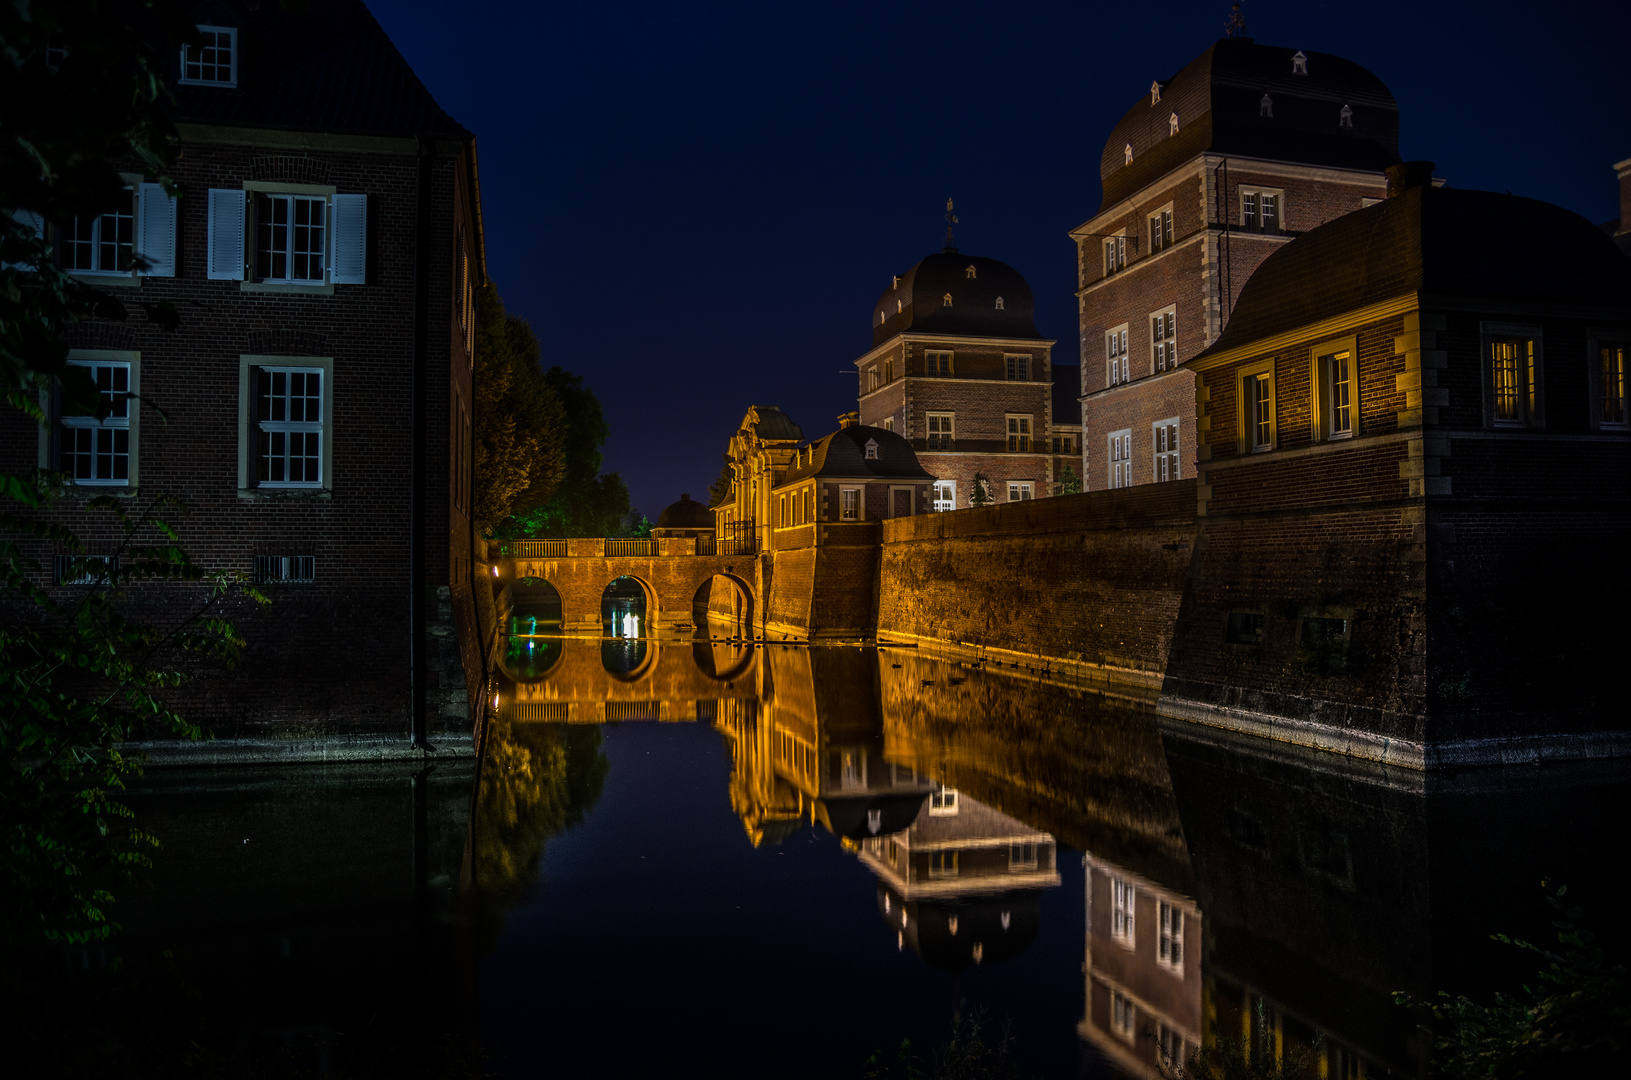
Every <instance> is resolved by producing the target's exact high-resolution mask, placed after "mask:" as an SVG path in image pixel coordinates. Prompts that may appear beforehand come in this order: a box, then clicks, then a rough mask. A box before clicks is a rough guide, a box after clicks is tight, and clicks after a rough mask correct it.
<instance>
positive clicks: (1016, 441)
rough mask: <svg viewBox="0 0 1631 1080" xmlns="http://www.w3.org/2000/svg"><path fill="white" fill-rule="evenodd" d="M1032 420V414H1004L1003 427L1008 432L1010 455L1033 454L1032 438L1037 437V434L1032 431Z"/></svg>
mask: <svg viewBox="0 0 1631 1080" xmlns="http://www.w3.org/2000/svg"><path fill="white" fill-rule="evenodd" d="M1032 419H1033V416H1032V415H1031V414H1030V413H1004V414H1003V427H1004V429H1005V430H1006V432H1007V437H1008V452H1009V453H1010V454H1029V453H1033V451H1032V450H1031V445H1032V444H1031V438H1032V436H1033V435H1035V432H1033V431H1032V430H1031V420H1032Z"/></svg>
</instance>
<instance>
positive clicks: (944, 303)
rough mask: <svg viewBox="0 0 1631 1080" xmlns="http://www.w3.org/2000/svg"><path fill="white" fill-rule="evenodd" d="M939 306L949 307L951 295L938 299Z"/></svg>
mask: <svg viewBox="0 0 1631 1080" xmlns="http://www.w3.org/2000/svg"><path fill="white" fill-rule="evenodd" d="M940 306H941V307H951V293H947V294H946V295H945V296H942V297H941V298H940Z"/></svg>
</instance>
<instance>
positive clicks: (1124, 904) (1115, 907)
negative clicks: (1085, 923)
mask: <svg viewBox="0 0 1631 1080" xmlns="http://www.w3.org/2000/svg"><path fill="white" fill-rule="evenodd" d="M1137 902H1138V890H1137V889H1135V888H1133V885H1132V882H1130V881H1123V880H1122V879H1121V878H1111V879H1110V936H1111V937H1113V938H1115V939H1116V940H1117V941H1119V942H1121V943H1122V944H1123V945H1126V946H1127V947H1128V948H1131V947H1132V946H1133V942H1134V931H1135V929H1136V926H1135V923H1134V915H1135V914H1136V905H1137Z"/></svg>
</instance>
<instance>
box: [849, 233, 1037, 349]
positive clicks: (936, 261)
mask: <svg viewBox="0 0 1631 1080" xmlns="http://www.w3.org/2000/svg"><path fill="white" fill-rule="evenodd" d="M971 266H972V267H973V268H974V277H972V278H970V277H969V276H968V269H969V267H971ZM948 293H949V294H951V306H950V307H947V306H946V302H945V298H946V295H947V294H948ZM999 298H1001V300H1002V309H1001V310H1000V311H999V310H998V309H997V300H998V299H999ZM1035 306H1036V305H1035V303H1034V302H1033V300H1032V299H1031V286H1030V284H1029V283H1027V282H1026V280H1025V278H1024V277H1022V276H1021V275H1020V272H1019V271H1018V270H1015V269H1014V268H1013V267H1012V266H1009V265H1008V264H1007V263H1001V262H998V261H997V260H996V259H986V258H982V257H981V256H979V255H963V254H960V253H958V252H957V251H955V250H946V251H941V252H937V253H936V254H934V255H930V256H929V257H928V258H926V259H924V260H923V261H922V262H920V263H918V264H917V265H916V266H914V267H912V268H911V269H910V270H908V271H906V273H904V274H902V275H901V276H900V279H899V284H898V285H891V286H890V287H889V288H887V289H885V290H884V291H883V294H882V295H881V296H879V297H878V302H877V303H876V304H874V305H873V306H872V343H873V344H874V345H881V344H883V343H884V342H885V341H888V340H889V339H890V338H892V337H894V336H895V335H896V334H903V333H906V332H908V331H910V332H912V333H914V334H966V335H969V336H972V337H1002V338H1041V337H1042V335H1041V334H1039V333H1037V332H1036V320H1035V318H1034V315H1033V312H1034V309H1035ZM880 316H882V318H880Z"/></svg>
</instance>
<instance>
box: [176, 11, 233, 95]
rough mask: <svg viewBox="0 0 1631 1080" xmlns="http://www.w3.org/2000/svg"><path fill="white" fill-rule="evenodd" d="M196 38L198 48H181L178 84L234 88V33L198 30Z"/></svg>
mask: <svg viewBox="0 0 1631 1080" xmlns="http://www.w3.org/2000/svg"><path fill="white" fill-rule="evenodd" d="M198 36H199V38H200V41H199V43H198V44H196V45H183V46H182V47H181V84H182V85H183V86H237V85H238V31H237V29H236V28H234V27H230V26H200V27H199V28H198Z"/></svg>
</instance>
